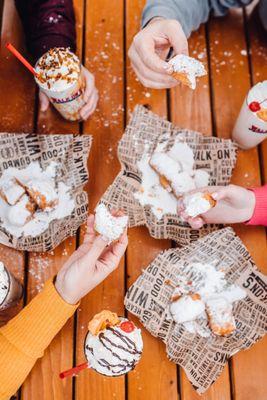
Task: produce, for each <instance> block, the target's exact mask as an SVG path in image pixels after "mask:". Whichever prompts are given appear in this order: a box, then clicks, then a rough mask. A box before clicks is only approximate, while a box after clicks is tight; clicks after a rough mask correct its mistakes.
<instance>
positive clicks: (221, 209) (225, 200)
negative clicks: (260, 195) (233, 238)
mask: <svg viewBox="0 0 267 400" xmlns="http://www.w3.org/2000/svg"><path fill="white" fill-rule="evenodd" d="M196 192H204V193H207V192H208V193H210V194H211V196H212V198H213V199H214V200H215V201H216V205H215V207H213V208H211V209H210V210H209V211H207V212H206V213H205V214H201V215H199V216H197V217H195V218H192V217H189V216H188V215H187V214H186V212H185V208H184V205H183V200H181V201H180V202H179V205H178V214H179V215H180V216H181V217H182V218H183V219H184V220H185V221H186V222H187V223H188V224H189V225H190V226H191V227H192V228H193V229H200V228H201V227H202V226H203V225H205V224H236V223H242V222H247V221H249V220H250V219H251V218H252V216H253V212H254V209H255V203H256V199H255V195H254V193H253V191H251V190H249V189H245V188H243V187H241V186H236V185H229V186H207V187H204V188H201V189H196V190H194V191H192V192H190V194H191V193H196Z"/></svg>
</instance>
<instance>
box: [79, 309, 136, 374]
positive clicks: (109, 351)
mask: <svg viewBox="0 0 267 400" xmlns="http://www.w3.org/2000/svg"><path fill="white" fill-rule="evenodd" d="M88 329H89V331H88V334H87V336H86V338H85V343H84V353H85V357H86V359H87V361H88V366H89V368H92V369H94V370H95V371H96V372H98V373H100V374H102V375H106V376H110V377H115V376H120V375H124V374H126V373H128V372H130V371H131V370H133V369H134V368H135V366H136V364H137V363H138V362H139V360H140V358H141V355H142V351H143V340H142V335H141V330H140V329H138V328H137V327H136V326H135V325H134V323H133V322H132V321H129V320H128V319H127V318H124V317H118V316H117V314H115V313H111V312H110V311H107V310H104V311H102V312H101V313H99V314H96V315H95V317H94V318H93V319H92V321H90V323H89V326H88Z"/></svg>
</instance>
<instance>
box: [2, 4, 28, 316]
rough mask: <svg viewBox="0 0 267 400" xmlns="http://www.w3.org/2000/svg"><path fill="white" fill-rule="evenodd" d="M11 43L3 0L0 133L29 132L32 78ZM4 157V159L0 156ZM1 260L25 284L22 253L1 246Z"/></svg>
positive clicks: (15, 30)
mask: <svg viewBox="0 0 267 400" xmlns="http://www.w3.org/2000/svg"><path fill="white" fill-rule="evenodd" d="M8 41H10V42H12V43H13V44H14V45H15V46H16V47H17V48H18V49H20V50H23V49H24V47H23V35H22V28H21V25H20V21H19V18H18V15H17V12H16V9H15V5H14V2H13V0H5V2H4V7H3V23H2V29H1V50H0V57H1V62H0V115H1V119H0V131H1V132H21V131H25V132H32V131H33V123H34V98H35V89H34V84H33V82H32V77H31V76H30V74H29V73H28V72H27V71H26V70H25V68H24V67H23V66H21V65H20V63H19V62H18V61H17V60H16V59H15V58H14V56H13V55H11V54H10V53H9V52H8V50H7V49H5V47H4V46H5V44H6V43H7V42H8ZM2 156H3V157H4V156H5V155H2ZM0 260H1V261H3V262H4V264H5V265H6V266H7V268H8V269H9V270H10V271H12V272H13V273H14V275H15V276H16V277H17V278H18V279H19V280H20V282H21V283H24V268H25V255H24V253H23V252H20V251H17V250H14V249H10V248H8V247H6V246H3V245H0ZM21 306H22V302H21V303H20V304H19V305H18V306H17V307H12V308H10V309H8V310H7V311H5V312H2V313H0V324H3V323H5V322H7V321H8V320H9V319H10V318H12V317H13V316H14V315H16V314H17V313H18V311H19V310H20V308H21Z"/></svg>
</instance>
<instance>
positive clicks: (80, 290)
mask: <svg viewBox="0 0 267 400" xmlns="http://www.w3.org/2000/svg"><path fill="white" fill-rule="evenodd" d="M127 245H128V238H127V232H126V231H125V232H124V233H123V235H122V236H121V237H120V239H119V240H118V241H116V242H113V243H111V244H108V241H107V239H105V238H104V237H102V236H100V235H97V234H96V232H95V229H94V216H93V215H90V216H89V217H88V221H87V230H86V234H85V236H84V242H83V244H82V245H81V246H80V247H79V248H78V249H77V250H76V251H75V252H74V253H73V254H72V256H71V257H70V258H69V259H68V261H67V262H66V263H65V264H64V265H63V267H62V268H61V270H60V271H59V272H58V274H57V277H56V281H55V287H56V289H57V291H58V293H59V294H60V296H61V297H62V298H63V300H65V301H66V302H67V303H69V304H76V303H77V302H78V301H79V300H80V299H81V298H82V297H84V296H85V295H86V294H87V293H89V292H90V291H91V290H93V289H94V288H95V287H96V286H97V285H98V284H99V283H101V282H102V281H103V280H104V279H105V278H106V277H107V276H108V275H109V274H110V273H111V272H113V271H114V270H115V269H116V268H117V267H118V265H119V263H120V260H121V258H122V257H123V255H124V253H125V250H126V248H127Z"/></svg>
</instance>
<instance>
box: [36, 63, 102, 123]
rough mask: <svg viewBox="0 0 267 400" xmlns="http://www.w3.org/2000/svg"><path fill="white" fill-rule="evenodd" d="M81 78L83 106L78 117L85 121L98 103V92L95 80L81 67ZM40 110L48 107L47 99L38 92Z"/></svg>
mask: <svg viewBox="0 0 267 400" xmlns="http://www.w3.org/2000/svg"><path fill="white" fill-rule="evenodd" d="M82 77H83V80H84V82H85V89H84V93H83V98H84V101H85V105H84V106H83V107H82V109H81V110H80V116H81V118H82V119H83V120H86V119H88V118H89V117H90V115H92V114H93V112H94V111H95V109H96V106H97V102H98V91H97V89H96V87H95V78H94V75H93V74H91V72H89V71H88V69H86V68H85V67H84V66H82ZM39 101H40V109H41V111H42V112H45V111H46V110H47V109H48V107H49V98H48V97H47V96H46V95H45V94H44V93H43V92H41V91H39Z"/></svg>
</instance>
